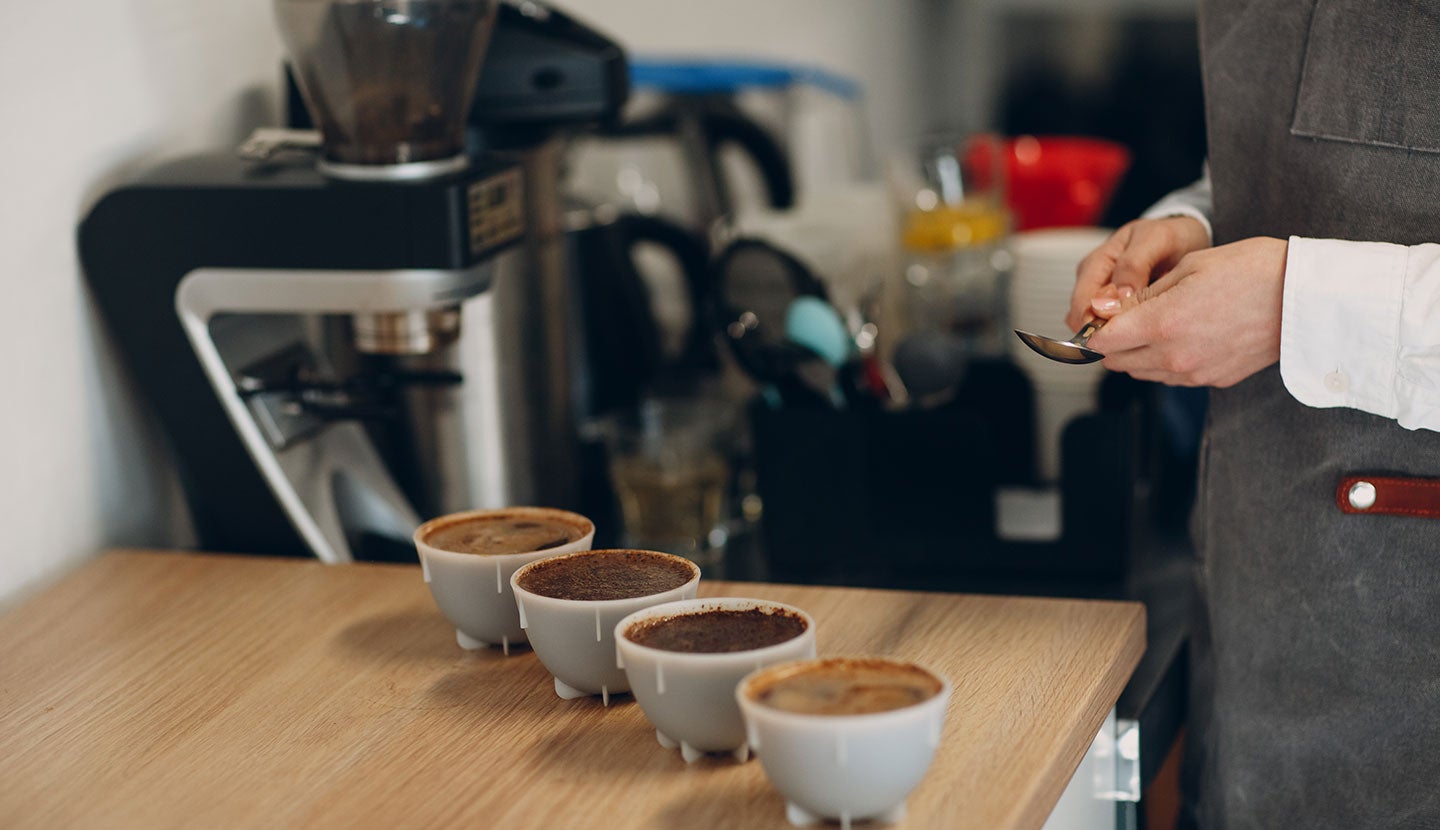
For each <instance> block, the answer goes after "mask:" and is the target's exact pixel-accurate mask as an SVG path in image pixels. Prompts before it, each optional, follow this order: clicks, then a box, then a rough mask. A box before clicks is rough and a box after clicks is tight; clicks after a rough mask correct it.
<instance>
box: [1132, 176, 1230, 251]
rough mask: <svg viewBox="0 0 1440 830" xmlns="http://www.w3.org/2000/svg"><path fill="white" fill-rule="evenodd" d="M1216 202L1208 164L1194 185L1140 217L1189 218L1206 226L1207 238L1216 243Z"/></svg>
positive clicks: (1173, 193)
mask: <svg viewBox="0 0 1440 830" xmlns="http://www.w3.org/2000/svg"><path fill="white" fill-rule="evenodd" d="M1214 205H1215V200H1214V197H1213V196H1211V191H1210V163H1209V162H1206V163H1205V167H1204V168H1203V169H1202V170H1201V172H1200V179H1199V180H1198V181H1196V182H1195V183H1194V184H1191V185H1189V186H1187V187H1182V188H1180V189H1179V190H1176V191H1174V192H1172V193H1170V194H1169V195H1167V196H1166V197H1165V198H1163V199H1161V200H1160V201H1158V202H1156V203H1155V204H1154V205H1152V206H1151V207H1150V209H1149V210H1147V211H1145V212H1144V213H1143V214H1141V215H1140V218H1141V219H1164V218H1166V217H1168V216H1189V217H1190V218H1192V219H1196V220H1198V221H1199V222H1200V224H1202V225H1204V226H1205V237H1206V238H1207V239H1209V240H1210V242H1211V244H1214V242H1215V232H1214V230H1213V229H1212V227H1211V225H1210V215H1211V213H1213V212H1214Z"/></svg>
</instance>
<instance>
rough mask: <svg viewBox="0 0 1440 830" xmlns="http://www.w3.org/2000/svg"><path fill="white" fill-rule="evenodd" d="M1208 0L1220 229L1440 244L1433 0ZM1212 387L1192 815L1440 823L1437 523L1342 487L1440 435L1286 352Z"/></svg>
mask: <svg viewBox="0 0 1440 830" xmlns="http://www.w3.org/2000/svg"><path fill="white" fill-rule="evenodd" d="M1201 7H1202V8H1201V27H1200V34H1201V47H1202V55H1203V59H1204V80H1205V91H1206V109H1207V113H1206V117H1207V123H1208V129H1209V142H1210V147H1209V155H1210V164H1211V172H1212V175H1213V179H1214V195H1215V215H1214V225H1215V242H1216V243H1217V244H1222V243H1226V242H1232V241H1235V240H1238V239H1243V238H1245V237H1252V236H1274V237H1280V238H1285V237H1287V236H1290V235H1292V234H1293V235H1298V236H1305V237H1320V238H1338V239H1354V240H1374V241H1385V242H1395V243H1400V244H1407V245H1409V244H1417V243H1421V242H1430V241H1440V3H1434V2H1432V3H1421V2H1375V0H1369V1H1368V2H1362V0H1318V2H1316V0H1308V2H1307V0H1255V2H1246V1H1245V0H1217V2H1205V0H1202V2H1201ZM1352 278H1353V279H1354V280H1355V281H1356V283H1357V284H1358V285H1359V286H1363V285H1364V284H1365V282H1366V280H1368V279H1370V275H1367V274H1365V273H1356V274H1354V275H1353V276H1352ZM1435 325H1436V326H1437V327H1440V317H1437V318H1436V319H1435ZM1210 400H1211V405H1210V406H1211V408H1210V413H1209V416H1208V424H1207V428H1206V436H1205V440H1204V444H1203V447H1202V450H1201V470H1200V488H1199V492H1200V496H1199V497H1198V499H1197V509H1196V514H1195V521H1194V531H1195V540H1196V545H1197V551H1198V553H1199V556H1200V563H1199V574H1200V584H1201V594H1202V597H1203V602H1202V603H1201V608H1202V610H1201V616H1202V619H1201V620H1200V621H1199V623H1198V626H1197V631H1196V635H1195V640H1194V652H1195V658H1196V660H1195V666H1194V668H1195V676H1194V686H1193V700H1192V710H1193V718H1194V719H1193V723H1192V727H1191V742H1192V745H1193V747H1194V749H1195V750H1196V752H1195V754H1193V755H1192V756H1191V757H1190V758H1189V759H1188V762H1189V763H1188V771H1187V778H1188V779H1189V781H1188V784H1189V786H1191V787H1192V788H1195V789H1192V791H1191V793H1190V794H1189V795H1190V797H1191V803H1190V807H1191V809H1192V810H1193V811H1194V813H1193V817H1194V818H1196V819H1198V821H1199V823H1200V825H1201V826H1202V827H1206V828H1250V827H1259V828H1283V827H1301V828H1324V827H1337V828H1358V827H1437V828H1440V521H1437V520H1430V519H1422V518H1410V517H1395V516H1354V515H1343V514H1342V513H1341V512H1340V511H1339V509H1338V508H1337V507H1336V505H1335V500H1334V493H1335V489H1336V486H1337V484H1338V483H1339V481H1340V479H1341V478H1342V477H1343V476H1345V475H1347V474H1391V475H1400V476H1426V477H1440V433H1435V432H1430V431H1425V430H1419V431H1409V430H1406V429H1403V428H1401V427H1400V426H1398V425H1397V424H1396V423H1395V422H1394V421H1391V420H1387V419H1385V418H1380V417H1377V416H1374V415H1368V414H1365V413H1363V412H1359V411H1356V410H1349V409H1311V408H1308V407H1305V406H1303V405H1301V404H1300V403H1298V402H1296V401H1295V400H1294V399H1293V398H1292V397H1291V396H1290V395H1289V393H1287V392H1286V390H1285V388H1284V386H1283V385H1282V383H1281V380H1280V373H1279V369H1278V367H1274V366H1272V367H1271V368H1269V369H1267V370H1265V371H1262V372H1260V373H1259V374H1257V375H1254V376H1252V377H1251V378H1249V379H1247V380H1245V381H1244V382H1242V383H1240V384H1238V385H1237V386H1235V387H1233V388H1230V389H1221V390H1213V391H1212V394H1211V397H1210ZM1196 789H1198V792H1197V791H1196Z"/></svg>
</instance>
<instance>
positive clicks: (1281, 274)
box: [1089, 237, 1290, 387]
mask: <svg viewBox="0 0 1440 830" xmlns="http://www.w3.org/2000/svg"><path fill="white" fill-rule="evenodd" d="M1289 247H1290V245H1289V243H1288V242H1286V241H1285V240H1283V239H1273V238H1270V237H1253V238H1251V239H1242V240H1240V241H1239V242H1232V243H1230V244H1229V245H1221V246H1219V247H1216V248H1210V249H1207V250H1203V251H1197V252H1194V253H1190V254H1186V255H1185V256H1184V257H1182V258H1181V259H1180V262H1179V263H1178V264H1176V266H1175V267H1174V268H1173V269H1172V270H1171V271H1170V272H1169V273H1167V274H1165V276H1163V277H1161V278H1160V279H1158V280H1156V281H1155V282H1154V283H1152V284H1150V285H1149V286H1147V287H1146V288H1144V289H1142V290H1141V291H1140V292H1139V293H1136V294H1133V295H1131V296H1124V295H1123V294H1122V293H1121V292H1120V291H1119V290H1118V289H1116V288H1113V287H1111V288H1107V289H1106V290H1105V291H1104V292H1102V296H1101V297H1099V298H1097V299H1096V300H1094V301H1093V302H1092V304H1091V308H1092V310H1093V311H1094V313H1095V315H1096V316H1098V317H1108V318H1109V322H1108V323H1106V324H1105V327H1104V328H1102V329H1100V330H1099V331H1097V332H1096V333H1095V334H1094V336H1092V337H1091V338H1090V342H1089V346H1090V348H1092V349H1094V350H1096V351H1098V352H1100V353H1101V354H1103V355H1105V367H1106V368H1107V369H1111V370H1113V371H1116V372H1125V373H1128V374H1129V375H1130V376H1132V377H1134V378H1137V379H1139V380H1153V381H1158V382H1160V383H1164V384H1168V385H1170V386H1216V387H1226V386H1233V385H1235V384H1237V383H1239V382H1240V381H1242V380H1244V379H1245V378H1247V377H1249V376H1250V375H1253V374H1254V373H1256V372H1258V371H1260V370H1261V369H1264V368H1265V367H1266V366H1269V365H1271V364H1272V363H1274V362H1275V361H1277V360H1279V359H1280V310H1281V306H1282V303H1283V299H1284V287H1285V258H1286V255H1287V254H1288V252H1289Z"/></svg>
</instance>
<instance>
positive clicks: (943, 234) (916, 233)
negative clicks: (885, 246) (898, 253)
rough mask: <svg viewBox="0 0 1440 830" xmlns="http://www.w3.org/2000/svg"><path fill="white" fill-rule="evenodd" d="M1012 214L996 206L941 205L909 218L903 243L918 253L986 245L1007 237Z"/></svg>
mask: <svg viewBox="0 0 1440 830" xmlns="http://www.w3.org/2000/svg"><path fill="white" fill-rule="evenodd" d="M1009 227H1010V215H1009V214H1008V213H1007V212H1006V211H1005V210H1004V209H1003V208H1001V207H998V206H996V205H994V204H988V203H984V204H963V203H962V204H959V205H940V206H939V207H936V208H934V209H932V210H914V211H911V212H910V215H909V216H908V217H906V220H905V229H904V231H903V233H902V234H901V242H902V243H903V244H904V245H905V247H906V248H909V249H911V250H917V251H952V250H955V249H957V248H965V247H968V246H970V245H983V244H985V243H987V242H993V241H995V240H997V239H1000V238H1001V237H1003V236H1004V235H1005V233H1006V232H1007V230H1008V229H1009Z"/></svg>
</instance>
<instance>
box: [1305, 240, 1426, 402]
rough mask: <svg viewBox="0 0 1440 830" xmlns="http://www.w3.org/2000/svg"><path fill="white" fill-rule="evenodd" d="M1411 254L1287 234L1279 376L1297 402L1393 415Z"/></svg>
mask: <svg viewBox="0 0 1440 830" xmlns="http://www.w3.org/2000/svg"><path fill="white" fill-rule="evenodd" d="M1407 259H1408V251H1407V249H1406V248H1405V247H1404V246H1402V245H1391V244H1388V243H1383V242H1351V241H1346V240H1338V239H1305V238H1302V237H1298V236H1292V237H1290V243H1289V250H1288V253H1287V255H1286V260H1285V287H1284V300H1283V304H1282V307H1281V312H1280V377H1281V379H1282V380H1283V381H1284V383H1285V388H1286V389H1287V390H1288V391H1289V392H1290V394H1291V395H1292V396H1294V398H1295V399H1296V400H1297V401H1299V402H1300V403H1303V404H1305V405H1306V406H1313V407H1337V406H1344V407H1351V408H1354V409H1360V410H1363V411H1365V412H1370V413H1373V414H1376V415H1380V416H1383V417H1386V418H1394V417H1396V410H1397V401H1396V398H1395V379H1396V372H1397V369H1398V355H1399V332H1398V329H1399V326H1400V315H1401V306H1402V303H1403V300H1404V290H1405V280H1406V268H1407Z"/></svg>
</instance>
